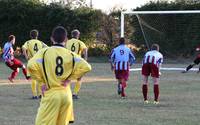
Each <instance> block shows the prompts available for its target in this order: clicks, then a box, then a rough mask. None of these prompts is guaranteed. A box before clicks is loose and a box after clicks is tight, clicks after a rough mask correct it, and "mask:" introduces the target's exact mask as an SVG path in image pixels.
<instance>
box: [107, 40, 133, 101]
mask: <svg viewBox="0 0 200 125" xmlns="http://www.w3.org/2000/svg"><path fill="white" fill-rule="evenodd" d="M110 60H111V69H112V70H114V72H115V77H116V79H117V80H118V94H119V95H120V94H121V97H122V98H125V97H126V94H125V88H126V86H127V85H126V82H127V80H128V78H129V68H130V66H131V65H132V64H133V63H134V62H135V56H134V55H133V53H132V52H131V50H130V49H129V48H128V47H127V46H126V45H125V39H124V38H120V40H119V46H117V47H116V48H114V49H113V50H112V53H111V57H110Z"/></svg>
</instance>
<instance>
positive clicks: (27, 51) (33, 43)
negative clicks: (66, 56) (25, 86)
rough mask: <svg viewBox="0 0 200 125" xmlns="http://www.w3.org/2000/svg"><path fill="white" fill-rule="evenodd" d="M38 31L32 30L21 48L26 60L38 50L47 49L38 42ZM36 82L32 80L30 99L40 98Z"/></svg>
mask: <svg viewBox="0 0 200 125" xmlns="http://www.w3.org/2000/svg"><path fill="white" fill-rule="evenodd" d="M38 34H39V32H38V30H36V29H34V30H31V31H30V37H31V40H28V41H26V42H25V43H24V45H23V46H22V50H23V54H24V56H25V58H26V59H27V60H29V59H31V58H32V57H33V56H34V55H35V54H36V53H37V51H38V50H40V49H42V48H44V47H47V45H46V44H44V43H43V42H42V41H40V40H38ZM36 86H37V81H36V80H34V79H32V83H31V89H32V94H33V96H32V99H38V98H41V86H40V84H39V83H38V94H37V89H36Z"/></svg>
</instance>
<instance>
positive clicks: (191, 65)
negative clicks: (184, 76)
mask: <svg viewBox="0 0 200 125" xmlns="http://www.w3.org/2000/svg"><path fill="white" fill-rule="evenodd" d="M196 51H197V52H199V51H200V46H198V47H197V48H196ZM199 63H200V54H198V55H197V57H196V58H195V59H194V62H193V63H192V64H190V65H189V66H187V67H186V69H185V70H184V71H182V73H187V72H188V71H189V70H190V69H191V68H192V67H194V66H195V65H199ZM197 73H200V67H199V71H198V72H197Z"/></svg>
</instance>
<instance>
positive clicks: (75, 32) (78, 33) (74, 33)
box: [71, 29, 80, 39]
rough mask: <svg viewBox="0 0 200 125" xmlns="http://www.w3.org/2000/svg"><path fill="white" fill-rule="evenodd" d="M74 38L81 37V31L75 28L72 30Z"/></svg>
mask: <svg viewBox="0 0 200 125" xmlns="http://www.w3.org/2000/svg"><path fill="white" fill-rule="evenodd" d="M71 35H72V38H76V39H78V38H79V37H80V32H79V30H77V29H75V30H73V31H72V32H71Z"/></svg>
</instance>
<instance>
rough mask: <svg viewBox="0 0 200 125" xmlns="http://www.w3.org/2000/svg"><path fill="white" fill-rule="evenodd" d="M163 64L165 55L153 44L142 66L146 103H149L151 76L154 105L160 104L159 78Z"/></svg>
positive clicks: (143, 90)
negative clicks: (149, 81) (148, 94)
mask: <svg viewBox="0 0 200 125" xmlns="http://www.w3.org/2000/svg"><path fill="white" fill-rule="evenodd" d="M162 62H163V55H162V54H161V53H160V52H159V45H158V44H153V45H152V46H151V51H148V52H147V53H146V54H145V56H144V58H143V64H142V78H143V85H142V93H143V97H144V103H149V101H148V97H147V93H148V77H149V76H150V75H151V77H152V78H153V83H154V104H158V103H159V100H158V98H159V77H160V66H161V64H162Z"/></svg>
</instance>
